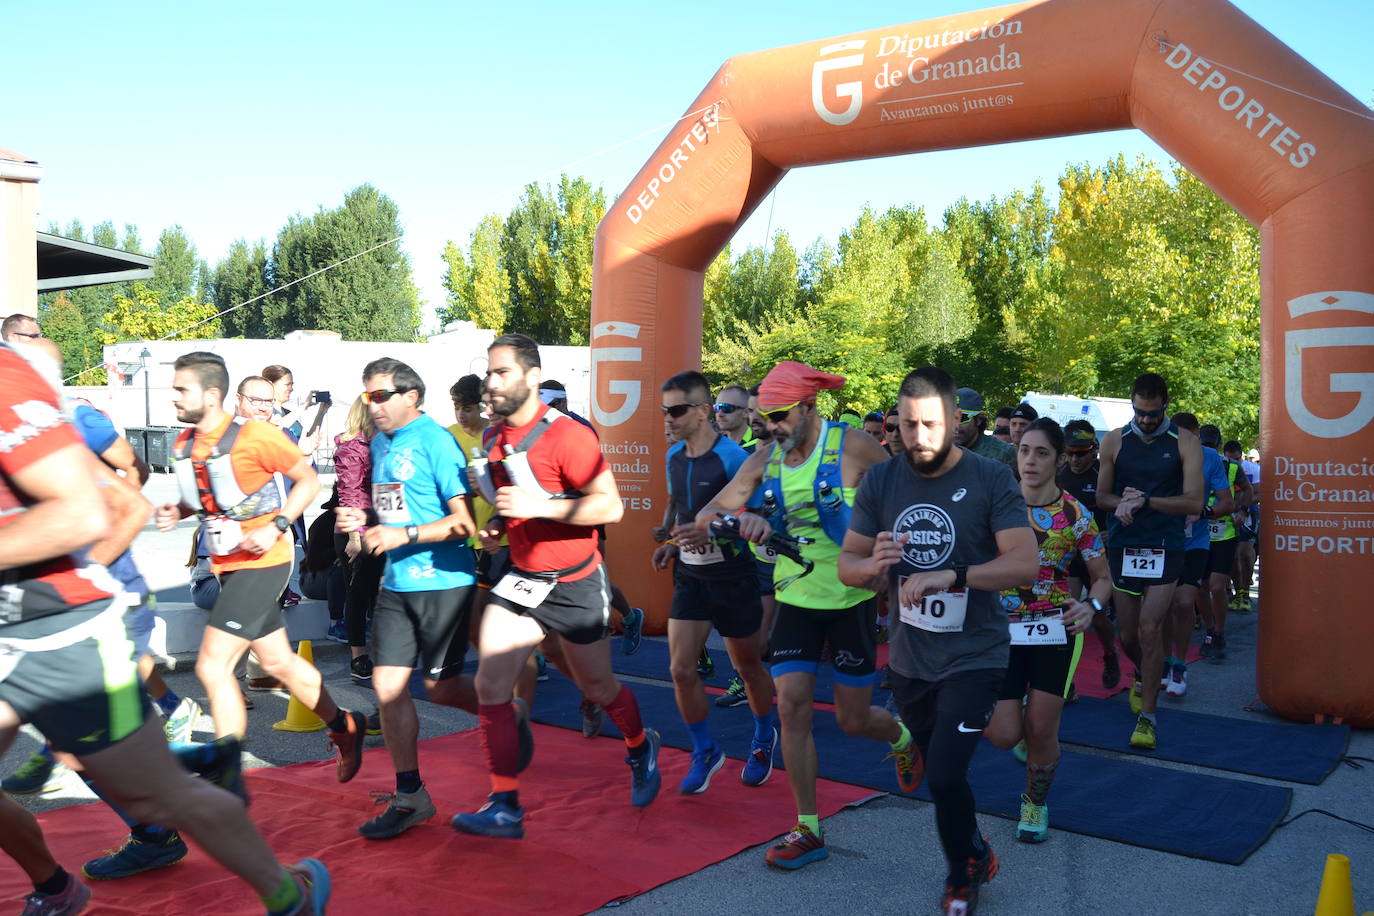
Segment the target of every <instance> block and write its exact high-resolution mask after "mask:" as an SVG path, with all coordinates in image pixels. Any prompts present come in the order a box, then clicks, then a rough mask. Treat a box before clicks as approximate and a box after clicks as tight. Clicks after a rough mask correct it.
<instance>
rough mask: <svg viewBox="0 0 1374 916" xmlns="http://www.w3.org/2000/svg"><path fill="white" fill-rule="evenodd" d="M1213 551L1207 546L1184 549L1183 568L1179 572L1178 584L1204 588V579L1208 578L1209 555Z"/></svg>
mask: <svg viewBox="0 0 1374 916" xmlns="http://www.w3.org/2000/svg"><path fill="white" fill-rule="evenodd" d="M1211 552H1212V551H1211V550H1210V549H1209V548H1206V547H1199V548H1197V549H1196V550H1185V551H1183V568H1182V570H1181V571H1180V572H1179V574H1178V584H1179V585H1191V586H1192V587H1193V588H1202V580H1204V579H1206V578H1207V557H1208V555H1209V554H1211Z"/></svg>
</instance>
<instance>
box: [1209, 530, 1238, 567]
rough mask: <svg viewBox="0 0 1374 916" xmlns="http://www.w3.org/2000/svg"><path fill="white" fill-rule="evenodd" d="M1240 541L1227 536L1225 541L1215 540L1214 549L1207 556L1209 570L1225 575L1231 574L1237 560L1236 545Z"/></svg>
mask: <svg viewBox="0 0 1374 916" xmlns="http://www.w3.org/2000/svg"><path fill="white" fill-rule="evenodd" d="M1238 543H1239V542H1238V541H1237V540H1236V539H1235V538H1227V539H1226V540H1224V541H1213V542H1212V549H1211V551H1210V552H1209V553H1208V556H1207V571H1208V572H1209V573H1221V574H1222V575H1224V576H1230V575H1231V567H1232V566H1233V565H1234V564H1235V562H1236V545H1237V544H1238Z"/></svg>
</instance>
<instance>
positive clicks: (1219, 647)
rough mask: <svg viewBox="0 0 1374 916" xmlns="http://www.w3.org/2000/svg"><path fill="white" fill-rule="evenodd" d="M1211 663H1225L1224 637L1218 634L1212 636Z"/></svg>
mask: <svg viewBox="0 0 1374 916" xmlns="http://www.w3.org/2000/svg"><path fill="white" fill-rule="evenodd" d="M1212 661H1214V662H1224V661H1226V637H1225V636H1223V635H1222V634H1220V633H1214V634H1213V635H1212Z"/></svg>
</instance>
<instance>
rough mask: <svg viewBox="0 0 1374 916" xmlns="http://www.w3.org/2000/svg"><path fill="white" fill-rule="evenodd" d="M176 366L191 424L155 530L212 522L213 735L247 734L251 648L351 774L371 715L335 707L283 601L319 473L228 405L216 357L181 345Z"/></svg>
mask: <svg viewBox="0 0 1374 916" xmlns="http://www.w3.org/2000/svg"><path fill="white" fill-rule="evenodd" d="M173 369H174V375H173V377H172V388H173V390H174V391H175V392H176V395H177V396H176V400H175V404H176V409H177V419H178V420H179V421H180V422H182V423H190V424H192V428H191V429H188V430H186V431H185V432H183V433H182V434H181V435H180V436H179V437H177V441H176V445H175V446H174V452H175V457H174V459H173V468H174V469H175V470H176V472H177V482H178V485H179V487H180V490H181V500H180V503H179V504H172V503H166V504H164V505H162V506H159V507H158V509H157V526H158V529H159V530H161V531H171V530H172V529H173V528H174V527H176V523H177V522H178V521H179V520H180V519H182V518H185V517H186V516H188V515H191V514H198V515H200V516H201V517H202V518H203V519H204V524H205V526H206V532H207V537H206V540H207V542H208V544H209V549H210V554H211V556H210V566H211V569H213V570H214V572H215V574H216V575H218V576H219V577H220V591H219V597H218V598H217V599H216V600H215V609H214V610H213V611H211V612H210V620H209V622H208V623H207V625H206V627H205V633H204V635H203V636H202V637H201V644H200V654H199V656H198V658H197V659H196V675H197V676H198V677H199V678H200V682H201V684H202V685H204V687H205V691H206V694H207V695H208V696H209V698H210V714H211V717H212V718H213V719H214V722H215V734H216V735H220V736H223V735H243V734H244V732H245V731H246V730H247V725H248V714H247V711H246V710H245V709H244V704H243V694H242V693H241V692H240V690H239V686H238V682H237V679H236V678H235V677H234V668H235V666H236V665H237V664H238V660H239V658H240V657H242V655H243V653H244V652H245V651H247V650H248V649H249V648H250V647H251V648H252V649H253V651H254V653H255V654H256V655H257V657H258V662H259V663H260V664H261V665H262V669H263V671H264V672H265V673H266V675H267V676H269V677H274V678H276V679H278V680H280V681H281V682H282V683H284V684H285V685H286V687H287V689H288V690H289V691H290V692H291V694H292V695H293V696H295V697H296V699H298V700H300V701H301V702H302V703H304V704H305V706H306V708H308V709H312V710H314V712H315V714H316V715H318V716H319V717H320V718H321V719H323V720H324V721H325V723H326V724H327V725H328V726H329V731H330V736H329V737H330V740H331V741H332V742H333V744H334V747H335V748H336V749H337V752H338V754H337V768H338V769H337V776H338V779H339V781H340V782H348V780H350V779H352V778H353V776H354V775H355V774H356V773H357V772H358V768H359V767H360V766H361V765H362V751H363V738H364V730H365V728H366V725H367V718H366V717H365V716H364V715H363V714H362V713H361V712H350V711H348V710H345V709H342V708H340V707H339V706H338V705H336V704H335V703H334V700H333V699H332V698H331V697H330V696H329V691H327V690H326V689H325V688H324V682H323V679H322V678H321V677H320V672H319V670H318V669H316V668H315V666H314V665H312V664H310V663H309V662H307V661H304V660H303V659H301V658H300V656H298V655H296V653H295V652H293V651H292V649H291V644H290V643H289V642H287V639H286V624H285V620H284V619H283V617H282V611H281V608H280V607H279V606H278V603H277V598H278V596H279V595H280V594H281V593H282V589H283V588H285V587H286V583H287V581H288V580H289V579H290V577H291V565H292V562H293V558H292V555H291V554H292V545H291V542H290V540H289V539H288V538H284V537H283V535H284V534H285V533H286V532H287V531H288V530H289V529H290V528H291V524H292V522H293V521H295V520H296V519H298V518H300V517H301V515H302V513H304V511H305V509H306V507H307V506H308V505H309V504H310V501H311V500H312V499H314V498H315V494H316V493H318V492H319V489H320V481H319V477H317V476H316V474H315V471H314V469H313V468H312V467H311V466H310V463H309V460H308V459H307V458H306V457H305V456H303V455H302V454H301V451H300V448H298V447H297V446H296V444H295V443H293V442H292V441H291V440H290V439H288V438H287V437H286V435H285V434H284V433H282V432H281V431H280V430H279V429H277V428H276V427H274V426H272V425H271V424H270V423H262V422H259V421H256V420H247V421H244V420H242V419H236V418H234V417H231V416H230V415H229V414H228V413H226V412H225V410H224V404H223V402H224V396H225V393H226V392H227V391H228V390H229V373H228V371H227V370H226V369H225V366H224V360H222V359H221V358H220V357H219V356H217V355H215V354H214V353H207V352H193V353H186V354H184V355H182V356H180V357H178V358H177V360H176V362H175V363H174V364H173ZM276 475H284V476H285V477H287V478H289V479H290V480H291V481H292V482H293V483H294V484H295V486H294V487H292V489H291V493H290V495H289V496H286V497H283V494H282V489H283V488H282V486H281V483H280V481H279V479H278V478H277V476H276Z"/></svg>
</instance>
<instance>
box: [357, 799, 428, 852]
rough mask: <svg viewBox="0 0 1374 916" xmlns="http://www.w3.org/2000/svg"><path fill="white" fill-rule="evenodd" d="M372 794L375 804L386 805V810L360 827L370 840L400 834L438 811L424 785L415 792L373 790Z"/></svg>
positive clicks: (384, 838)
mask: <svg viewBox="0 0 1374 916" xmlns="http://www.w3.org/2000/svg"><path fill="white" fill-rule="evenodd" d="M371 795H372V802H373V804H377V805H386V810H385V811H383V812H382V813H381V814H379V815H377V816H376V817H374V818H373V819H372V820H370V821H368V822H367V823H366V824H363V825H362V826H361V827H359V828H358V832H359V833H361V834H362V835H363V836H365V837H367V838H368V839H369V840H386V839H390V838H391V837H394V836H399V835H400V834H402V833H404V832H405V831H407V830H409V829H410V828H411V827H414V826H415V825H416V824H421V823H424V822H425V821H427V820H429V819H430V818H431V817H433V816H434V815H435V814H436V813H437V809H436V808H435V807H434V802H432V801H430V798H429V793H428V792H426V791H425V787H424V786H421V787H420V788H419V789H417V790H415V791H414V792H372V793H371Z"/></svg>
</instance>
